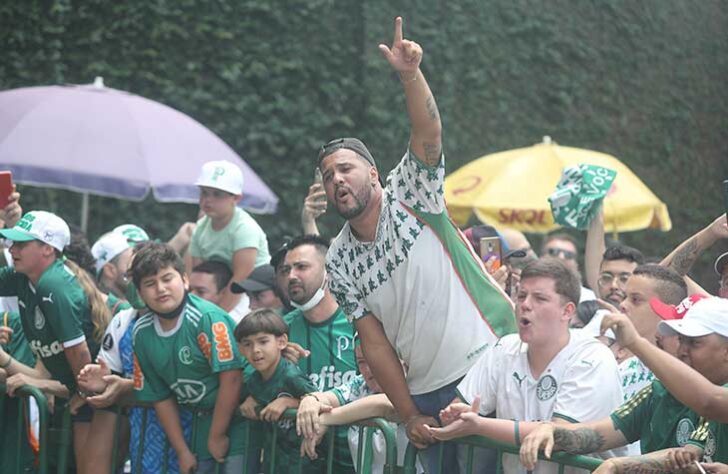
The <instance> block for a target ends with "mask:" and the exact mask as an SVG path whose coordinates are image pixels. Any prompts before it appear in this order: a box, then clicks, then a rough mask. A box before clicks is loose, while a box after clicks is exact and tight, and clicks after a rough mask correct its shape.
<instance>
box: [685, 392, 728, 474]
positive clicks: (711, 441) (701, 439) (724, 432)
mask: <svg viewBox="0 0 728 474" xmlns="http://www.w3.org/2000/svg"><path fill="white" fill-rule="evenodd" d="M723 388H726V389H728V384H725V385H723ZM688 443H690V444H694V445H696V446H698V447H699V448H703V459H704V460H705V462H721V463H723V464H728V424H726V423H718V422H717V421H710V420H706V419H705V418H702V417H701V418H700V423H698V428H697V429H696V430H695V431H694V432H693V434H692V435H691V436H690V440H689V441H688Z"/></svg>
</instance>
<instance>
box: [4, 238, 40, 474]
mask: <svg viewBox="0 0 728 474" xmlns="http://www.w3.org/2000/svg"><path fill="white" fill-rule="evenodd" d="M0 253H1V252H0ZM0 317H2V320H0V324H2V325H5V323H6V318H7V326H8V327H9V328H10V329H12V330H13V335H12V337H11V339H10V342H8V343H7V344H3V346H2V347H3V350H4V351H5V352H7V353H8V354H9V355H11V356H12V357H13V359H15V360H16V361H18V362H20V363H21V364H25V365H27V366H30V367H33V366H34V365H35V356H34V355H33V351H31V350H30V345H28V341H27V339H25V335H24V334H23V326H22V323H21V322H20V314H19V313H15V312H8V313H4V314H2V315H1V316H0ZM21 401H22V400H20V399H19V398H17V397H7V396H5V395H4V394H3V395H0V426H2V427H3V429H2V430H0V472H15V463H16V461H18V462H19V464H18V465H19V466H21V467H22V468H25V469H31V468H32V466H33V452H32V451H31V448H30V444H28V441H27V439H28V438H27V436H25V433H24V432H22V433H19V432H18V417H19V416H23V409H22V404H21ZM23 426H25V423H24V424H23ZM18 442H20V443H21V444H22V446H21V448H20V459H17V455H18V452H17V450H16V446H17V443H18ZM23 472H25V471H23Z"/></svg>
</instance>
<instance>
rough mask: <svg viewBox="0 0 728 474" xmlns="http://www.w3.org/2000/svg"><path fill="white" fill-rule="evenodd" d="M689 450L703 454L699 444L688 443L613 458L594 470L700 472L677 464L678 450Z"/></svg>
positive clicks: (617, 473)
mask: <svg viewBox="0 0 728 474" xmlns="http://www.w3.org/2000/svg"><path fill="white" fill-rule="evenodd" d="M682 450H689V451H692V452H693V454H694V456H695V458H696V459H697V458H699V457H701V456H702V454H703V450H702V449H700V448H698V447H697V446H692V445H686V446H684V447H682V448H670V449H663V450H661V451H655V452H652V453H648V454H643V455H641V456H630V457H621V458H611V459H608V460H607V461H605V462H604V463H602V465H601V466H599V468H598V469H597V470H595V471H594V472H595V473H597V474H607V473H614V474H627V473H630V474H637V473H639V474H642V473H645V474H662V473H665V474H667V473H670V472H698V471H697V469H696V468H695V467H694V466H691V465H688V467H687V468H685V469H682V470H681V468H680V467H679V466H678V465H676V464H675V461H674V453H675V452H676V451H682Z"/></svg>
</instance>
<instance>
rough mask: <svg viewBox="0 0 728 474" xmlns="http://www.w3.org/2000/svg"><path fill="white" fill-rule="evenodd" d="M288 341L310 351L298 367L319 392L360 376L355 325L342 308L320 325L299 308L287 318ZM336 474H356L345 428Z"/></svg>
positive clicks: (339, 434)
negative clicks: (358, 372) (311, 320)
mask: <svg viewBox="0 0 728 474" xmlns="http://www.w3.org/2000/svg"><path fill="white" fill-rule="evenodd" d="M284 319H285V321H286V323H287V324H288V328H289V330H288V339H289V340H290V341H291V342H295V343H297V344H300V345H301V346H302V347H303V348H304V349H308V350H309V351H311V355H309V356H308V357H305V358H301V359H300V360H299V362H298V366H299V367H300V368H301V370H302V371H303V372H304V373H305V374H306V375H308V377H309V378H310V379H311V382H312V383H313V384H314V386H315V387H316V390H318V391H320V392H324V391H326V390H331V389H333V388H334V387H338V386H340V385H342V384H346V383H349V382H350V381H351V380H352V379H353V378H354V377H356V375H357V366H356V356H355V355H354V326H352V324H351V323H350V322H349V320H348V319H347V317H346V315H345V314H344V312H343V311H342V310H341V308H337V309H336V311H335V312H334V314H332V315H331V317H330V318H329V319H327V320H325V321H322V322H320V323H311V322H309V321H308V320H307V319H306V317H305V316H304V315H303V311H301V310H300V309H296V310H293V311H291V312H290V313H288V314H286V315H285V316H284ZM335 451H336V454H335V455H334V461H335V463H334V471H335V472H337V473H343V472H353V469H354V468H353V463H352V461H351V452H350V451H349V441H348V438H347V430H346V429H341V428H340V429H336V441H335Z"/></svg>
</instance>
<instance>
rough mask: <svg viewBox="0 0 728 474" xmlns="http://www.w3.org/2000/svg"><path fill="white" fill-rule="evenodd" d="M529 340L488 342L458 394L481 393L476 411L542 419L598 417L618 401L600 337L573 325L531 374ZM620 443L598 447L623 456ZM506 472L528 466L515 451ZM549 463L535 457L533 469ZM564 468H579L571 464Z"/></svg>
mask: <svg viewBox="0 0 728 474" xmlns="http://www.w3.org/2000/svg"><path fill="white" fill-rule="evenodd" d="M527 351H528V345H527V344H525V343H522V342H521V340H520V338H519V337H518V335H517V334H511V335H509V336H506V337H504V338H502V339H501V340H500V341H498V342H497V343H496V344H495V345H493V346H491V347H489V348H488V349H487V350H486V351H485V352H484V353H483V355H482V356H481V358H480V359H479V360H478V362H477V363H476V364H475V365H474V366H473V368H472V369H471V370H470V372H468V374H467V375H466V376H465V378H464V379H463V380H462V381H461V382H460V384H459V385H458V392H459V394H460V397H461V398H462V399H463V400H465V401H466V402H468V403H472V401H473V399H474V398H475V396H476V395H480V397H481V402H480V413H481V414H482V415H487V414H488V413H491V412H493V411H495V412H496V414H497V416H498V418H502V419H510V420H518V421H544V420H551V419H553V418H562V419H564V420H567V421H570V422H587V421H596V420H599V419H602V418H605V417H607V416H609V414H610V413H611V412H612V410H614V409H615V408H617V407H618V406H619V405H620V404H621V403H622V389H621V385H620V380H619V374H618V371H617V362H616V361H615V360H614V356H613V355H612V353H611V351H610V350H609V349H608V348H607V347H606V346H604V345H603V344H602V343H600V342H599V341H597V340H596V339H594V338H593V337H589V336H587V335H585V334H582V333H581V331H578V330H577V331H571V332H570V339H569V343H568V344H567V345H566V347H564V348H563V349H562V350H561V351H560V352H559V353H558V354H556V356H555V357H554V358H553V359H552V360H551V362H550V363H549V365H548V367H546V370H544V372H543V373H542V374H541V376H540V377H539V378H538V379H535V378H534V377H533V376H532V375H531V369H530V367H529V364H528V356H527ZM626 453H627V451H626V450H625V449H624V448H620V449H618V450H614V451H611V452H606V453H600V456H601V457H610V456H614V455H617V456H621V455H624V454H626ZM503 466H504V469H505V472H511V473H514V472H519V473H520V472H524V473H525V472H526V470H525V469H524V468H523V466H522V465H521V464H520V463H519V461H518V457H517V456H512V455H504V458H503ZM557 470H558V466H557V465H556V464H553V463H547V462H543V461H542V462H539V464H538V466H537V467H536V470H535V471H534V472H536V473H539V474H542V473H550V472H557ZM567 472H582V471H579V470H573V471H572V470H570V468H567Z"/></svg>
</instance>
